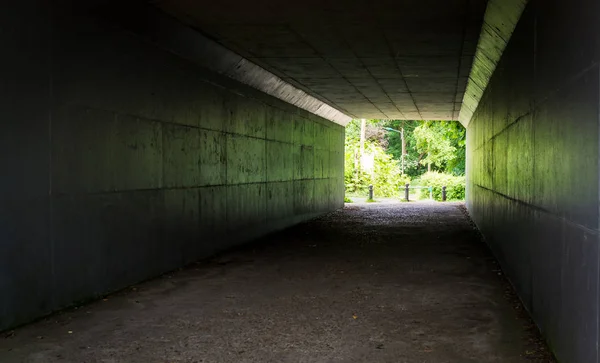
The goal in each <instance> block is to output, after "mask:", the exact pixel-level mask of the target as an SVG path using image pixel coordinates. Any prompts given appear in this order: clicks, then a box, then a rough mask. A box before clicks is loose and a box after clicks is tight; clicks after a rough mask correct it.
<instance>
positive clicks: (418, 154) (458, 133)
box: [359, 120, 466, 178]
mask: <svg viewBox="0 0 600 363" xmlns="http://www.w3.org/2000/svg"><path fill="white" fill-rule="evenodd" d="M385 126H386V127H390V128H392V129H395V130H401V129H404V138H405V142H406V152H407V155H406V156H405V174H407V175H409V176H410V177H413V178H415V177H418V176H419V175H421V174H423V173H425V172H426V171H427V163H428V162H429V161H431V163H432V167H433V168H434V170H438V171H443V172H447V173H452V174H454V175H464V174H465V138H466V130H465V128H464V127H463V126H462V125H461V124H460V123H459V122H456V121H404V120H392V121H387V123H386V124H385ZM359 132H360V127H359ZM386 140H387V142H388V147H387V151H388V153H390V154H391V155H393V157H394V159H396V160H398V161H400V160H401V159H402V143H401V137H400V134H399V133H398V132H395V131H388V132H387V134H386ZM428 146H430V150H429V151H430V153H428V150H427V149H428ZM452 148H454V151H451V150H452ZM430 154H431V155H430Z"/></svg>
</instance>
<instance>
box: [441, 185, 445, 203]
mask: <svg viewBox="0 0 600 363" xmlns="http://www.w3.org/2000/svg"><path fill="white" fill-rule="evenodd" d="M445 201H446V186H445V185H444V186H443V187H442V202H445Z"/></svg>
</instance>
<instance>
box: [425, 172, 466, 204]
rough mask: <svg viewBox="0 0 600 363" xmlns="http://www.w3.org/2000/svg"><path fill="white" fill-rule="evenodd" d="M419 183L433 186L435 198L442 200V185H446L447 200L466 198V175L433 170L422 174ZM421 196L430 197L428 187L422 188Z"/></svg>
mask: <svg viewBox="0 0 600 363" xmlns="http://www.w3.org/2000/svg"><path fill="white" fill-rule="evenodd" d="M419 184H420V185H422V186H430V187H433V199H435V200H437V201H441V200H442V187H443V186H444V185H445V186H446V197H447V200H464V199H465V177H464V176H454V175H452V174H445V173H438V172H435V171H431V172H428V173H425V174H423V175H422V176H421V179H420V181H419ZM421 198H429V191H428V190H427V189H422V190H421Z"/></svg>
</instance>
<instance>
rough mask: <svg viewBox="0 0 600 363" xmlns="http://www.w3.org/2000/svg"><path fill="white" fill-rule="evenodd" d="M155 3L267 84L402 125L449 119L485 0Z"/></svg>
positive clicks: (456, 105)
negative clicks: (253, 68)
mask: <svg viewBox="0 0 600 363" xmlns="http://www.w3.org/2000/svg"><path fill="white" fill-rule="evenodd" d="M155 4H156V5H157V6H158V7H159V8H160V9H162V10H164V11H165V12H167V13H169V14H171V15H172V16H173V17H175V18H176V19H178V20H179V21H181V22H183V23H185V24H187V25H188V26H189V27H190V28H193V29H195V30H197V31H198V32H200V33H202V34H205V35H206V37H208V38H210V39H213V40H214V41H216V42H217V43H219V44H221V45H223V46H224V47H225V48H227V49H230V50H232V51H234V52H235V53H237V54H239V55H241V56H242V57H243V58H244V59H245V60H246V61H244V62H243V64H242V65H243V67H246V65H247V64H250V63H253V64H256V65H258V66H260V67H261V68H263V69H264V70H266V71H268V72H269V73H271V74H273V75H275V76H277V77H278V78H277V81H276V84H280V80H281V81H283V82H285V83H287V84H290V85H292V86H294V87H295V88H297V89H300V90H302V91H304V92H306V93H307V94H309V95H311V96H312V97H314V98H315V99H318V100H321V101H322V102H323V103H325V104H326V105H329V106H331V107H332V108H334V109H337V110H339V111H341V112H342V113H343V114H346V115H349V116H351V117H354V118H377V119H411V120H412V119H440V120H457V119H458V117H459V113H460V110H461V103H462V100H463V96H464V92H465V89H466V87H467V81H468V79H469V78H468V76H469V73H470V70H471V64H472V60H473V57H474V55H475V50H476V45H477V40H478V37H479V33H480V30H481V25H482V23H483V15H484V12H485V8H486V1H485V0H409V1H397V0H393V1H392V0H378V1H372V0H360V1H346V0H344V1H342V0H329V1H322V0H319V1H317V0H308V1H303V2H281V1H275V0H265V1H259V2H256V1H240V0H222V1H218V2H211V3H210V5H208V4H206V3H204V2H198V1H194V0H157V1H156V2H155ZM243 67H242V68H241V69H240V73H238V74H237V76H238V77H240V78H245V77H246V75H245V74H244V73H245V72H247V71H248V70H247V69H244V68H243ZM250 73H254V72H250ZM262 74H264V73H262V72H259V73H256V75H257V76H258V77H262V76H263V75H262ZM251 77H254V76H251ZM267 83H268V82H267ZM269 87H270V86H267V87H266V88H267V89H268V88H269Z"/></svg>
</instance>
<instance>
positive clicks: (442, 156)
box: [413, 122, 456, 169]
mask: <svg viewBox="0 0 600 363" xmlns="http://www.w3.org/2000/svg"><path fill="white" fill-rule="evenodd" d="M442 125H443V124H442V123H441V122H436V123H432V122H424V123H423V124H421V125H420V126H418V127H416V128H415V130H414V132H413V134H414V136H415V140H416V147H417V151H418V152H419V153H421V154H423V155H424V157H423V158H421V160H420V161H419V162H420V163H421V165H429V164H431V166H433V167H437V169H442V168H443V167H444V164H445V163H447V162H449V161H452V160H454V158H456V148H455V147H454V146H453V145H452V142H451V141H450V139H449V138H447V137H445V133H446V130H445V127H444V126H442Z"/></svg>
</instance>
